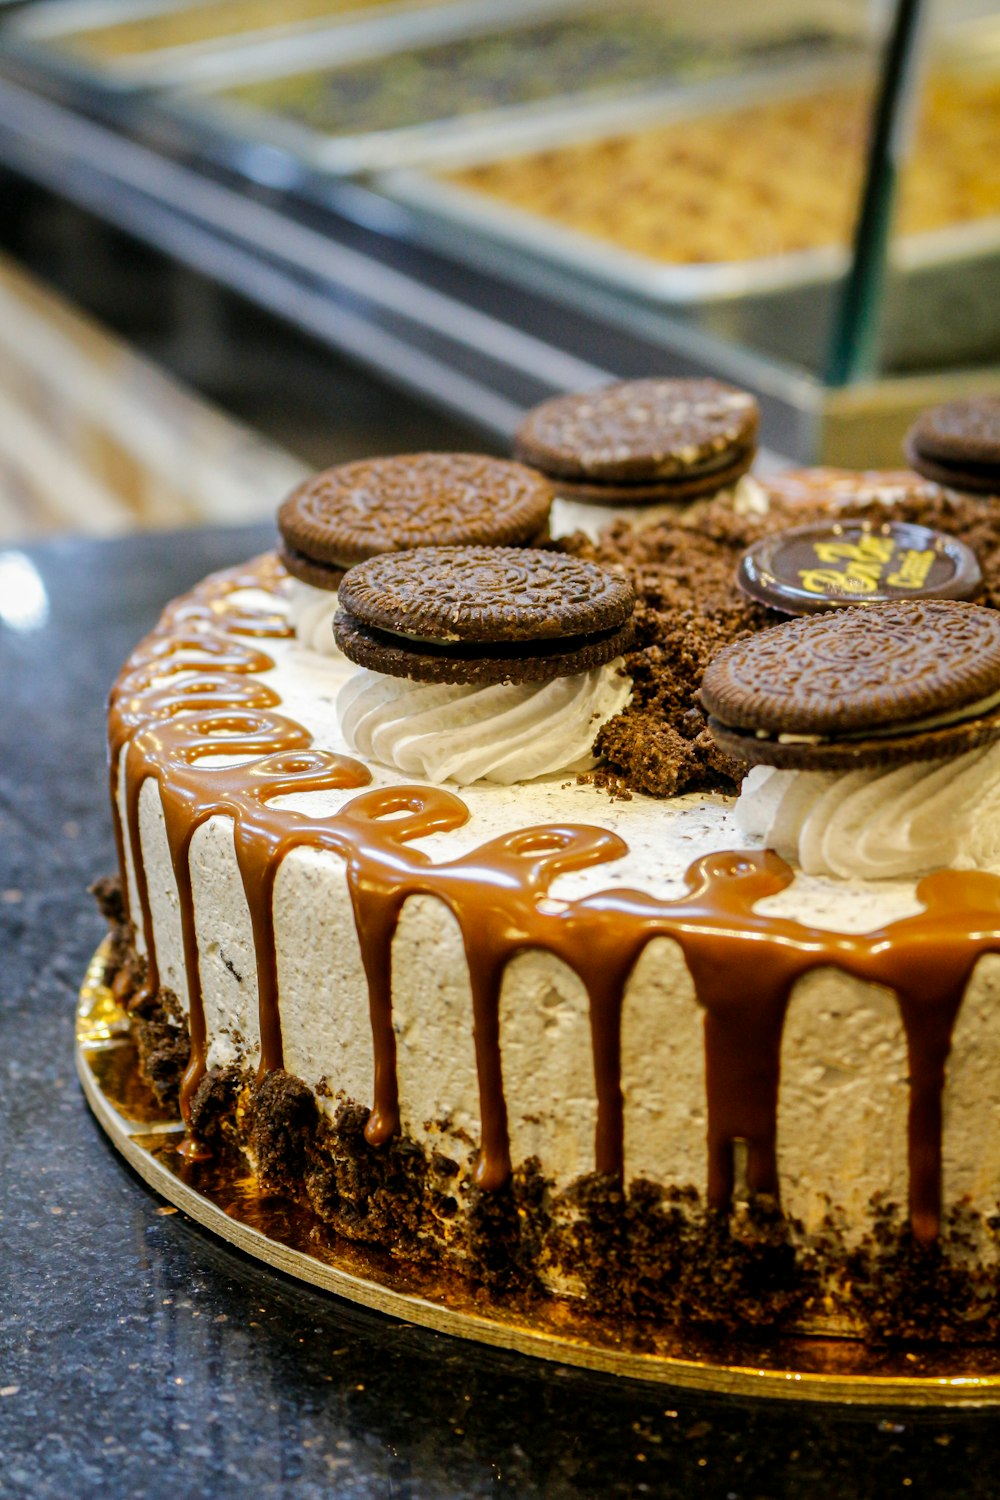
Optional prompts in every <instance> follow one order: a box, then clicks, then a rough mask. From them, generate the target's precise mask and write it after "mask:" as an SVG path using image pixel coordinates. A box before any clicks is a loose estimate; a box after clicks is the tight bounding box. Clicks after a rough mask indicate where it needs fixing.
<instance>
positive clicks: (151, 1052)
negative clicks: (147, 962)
mask: <svg viewBox="0 0 1000 1500" xmlns="http://www.w3.org/2000/svg"><path fill="white" fill-rule="evenodd" d="M127 1009H128V1011H129V1015H130V1016H131V1018H132V1033H133V1035H134V1037H135V1041H136V1046H137V1048H138V1052H139V1070H140V1072H141V1073H142V1076H143V1077H144V1078H145V1079H146V1081H147V1083H149V1085H150V1086H151V1088H152V1090H153V1093H154V1094H155V1095H156V1099H157V1102H158V1103H159V1104H161V1105H164V1106H165V1107H166V1106H170V1107H173V1106H175V1105H176V1104H177V1102H178V1098H179V1095H180V1086H181V1079H182V1078H183V1077H184V1071H185V1069H186V1068H187V1065H188V1062H189V1061H190V1058H191V1043H190V1041H189V1040H188V1032H187V1024H186V1022H185V1019H184V1012H183V1011H182V1010H181V1003H180V1001H179V1000H178V998H177V996H176V995H175V994H174V992H173V990H170V989H167V988H166V987H165V986H164V987H161V988H160V989H159V990H157V992H156V994H155V995H144V994H142V993H141V992H140V993H139V994H138V995H136V996H135V997H134V999H133V1002H132V1003H131V1004H130V1005H129V1006H128V1007H127Z"/></svg>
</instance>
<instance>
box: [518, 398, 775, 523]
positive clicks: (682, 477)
mask: <svg viewBox="0 0 1000 1500" xmlns="http://www.w3.org/2000/svg"><path fill="white" fill-rule="evenodd" d="M759 421H760V412H759V409H758V406H757V402H756V401H755V400H754V398H753V396H751V395H750V394H749V393H748V392H746V391H740V390H737V389H736V388H735V387H734V386H730V385H724V384H723V383H722V381H719V380H708V379H705V380H666V379H663V380H659V379H654V380H626V381H621V382H619V383H618V384H616V385H609V386H605V388H604V389H603V390H598V391H585V392H582V393H580V394H577V395H570V396H556V397H554V398H553V399H552V400H550V401H544V402H543V403H542V405H541V406H536V407H535V408H534V410H532V411H530V412H529V413H528V415H527V416H526V417H525V419H524V421H523V422H522V423H521V425H520V427H519V428H518V430H517V436H516V439H515V453H516V455H517V457H518V458H520V459H523V460H524V462H525V463H529V464H533V465H534V466H535V467H536V468H538V469H541V470H542V472H543V473H545V474H547V475H549V476H550V477H551V478H552V479H553V480H554V481H555V482H556V485H557V489H558V492H559V494H560V495H562V496H564V497H565V498H566V499H573V500H583V501H593V502H595V503H599V504H605V505H608V504H610V505H614V504H616V503H619V504H627V505H643V504H654V503H662V502H663V501H669V500H675V501H678V502H683V501H687V500H694V499H696V498H698V497H699V496H701V495H707V494H713V493H714V492H715V491H717V490H720V489H723V488H725V487H726V486H727V485H730V484H734V483H735V482H736V480H737V479H739V478H740V476H741V475H742V474H745V473H746V471H747V470H748V469H749V467H750V465H751V463H752V462H753V457H754V453H755V451H756V442H757V429H758V426H759Z"/></svg>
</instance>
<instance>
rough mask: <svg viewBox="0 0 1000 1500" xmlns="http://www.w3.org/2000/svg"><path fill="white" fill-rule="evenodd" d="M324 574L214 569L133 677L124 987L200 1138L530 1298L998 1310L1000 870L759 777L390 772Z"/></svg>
mask: <svg viewBox="0 0 1000 1500" xmlns="http://www.w3.org/2000/svg"><path fill="white" fill-rule="evenodd" d="M285 587H286V584H285V581H284V578H283V573H282V570H281V569H280V568H279V567H278V566H277V565H276V564H275V562H274V561H273V560H272V559H265V560H263V561H261V562H259V563H258V564H255V565H251V566H248V567H247V568H246V569H244V570H237V571H236V572H234V573H232V574H229V575H220V576H219V577H217V578H215V579H213V580H209V581H208V582H206V584H204V585H203V586H201V588H200V589H198V590H196V591H195V592H194V593H193V594H192V595H190V596H187V597H186V598H184V599H182V600H179V601H177V602H176V603H175V604H174V605H173V606H171V607H170V608H169V609H168V611H167V612H166V614H165V615H164V617H163V620H162V621H161V622H160V625H159V626H158V627H157V629H156V630H155V631H154V632H153V634H152V635H151V636H150V637H149V638H148V639H147V640H146V641H145V642H144V643H143V644H142V645H141V646H140V647H139V648H138V649H137V651H136V652H135V653H134V655H133V657H132V658H131V659H130V661H129V662H128V663H127V664H126V667H125V669H124V671H123V674H122V676H121V678H120V679H119V682H118V684H117V685H116V688H115V691H114V694H113V700H112V711H111V739H112V790H113V795H114V800H115V805H116V808H117V809H118V818H119V830H118V831H119V848H120V855H121V867H122V870H123V872H124V873H125V883H124V896H125V900H126V901H127V908H128V909H127V911H126V910H122V911H120V912H119V913H118V916H119V918H120V920H119V923H118V929H117V934H118V947H117V959H116V965H115V968H116V978H115V982H116V986H117V992H118V994H119V996H120V997H121V998H122V999H123V1000H125V1001H126V1002H127V1003H128V1005H129V1008H130V1011H131V1013H132V1015H133V1017H134V1020H135V1022H136V1028H137V1034H138V1038H139V1047H140V1053H142V1052H143V1051H145V1056H146V1061H147V1068H146V1072H147V1075H148V1076H149V1077H151V1078H153V1079H154V1080H157V1081H158V1082H159V1086H160V1091H161V1093H162V1095H163V1097H164V1098H165V1099H168V1100H169V1098H170V1096H171V1091H172V1089H173V1090H175V1091H177V1090H178V1085H179V1098H180V1103H181V1108H182V1111H183V1114H184V1118H185V1120H186V1122H187V1126H188V1144H187V1148H186V1149H187V1150H188V1151H189V1153H190V1154H191V1155H192V1156H194V1157H197V1156H198V1155H199V1154H200V1153H202V1152H204V1151H206V1150H212V1151H216V1152H219V1151H225V1150H232V1149H234V1148H235V1149H239V1150H240V1151H242V1152H245V1153H246V1154H247V1155H248V1156H249V1157H250V1159H251V1161H252V1162H253V1163H254V1165H255V1167H256V1171H257V1174H258V1177H259V1180H260V1181H261V1182H262V1183H263V1185H264V1186H265V1188H267V1189H269V1190H275V1191H279V1192H282V1193H284V1194H287V1195H289V1196H291V1197H293V1198H296V1199H297V1200H298V1201H300V1202H302V1203H304V1204H308V1205H309V1207H310V1209H311V1211H312V1212H314V1213H315V1214H316V1215H317V1217H318V1220H319V1221H320V1223H321V1225H322V1226H323V1229H322V1231H321V1232H324V1233H328V1234H330V1235H332V1236H335V1237H342V1238H344V1239H348V1240H350V1241H352V1242H354V1243H360V1244H373V1243H374V1244H381V1245H382V1246H383V1247H385V1248H386V1249H387V1250H388V1252H389V1253H390V1254H391V1255H393V1256H395V1257H398V1258H399V1260H400V1261H401V1262H409V1261H412V1262H413V1263H422V1264H427V1263H428V1262H430V1263H433V1264H438V1265H441V1266H445V1267H450V1268H451V1269H452V1270H453V1271H454V1272H455V1273H456V1274H458V1275H460V1276H461V1277H462V1278H463V1281H464V1282H465V1283H466V1284H471V1285H479V1286H482V1287H484V1288H486V1289H487V1290H488V1292H489V1294H490V1296H491V1297H492V1298H493V1299H496V1302H497V1305H498V1306H504V1305H507V1304H508V1303H509V1301H510V1299H518V1298H520V1299H528V1301H529V1302H530V1301H531V1299H536V1298H543V1299H544V1298H550V1297H554V1298H556V1299H564V1300H565V1299H568V1301H567V1306H573V1307H580V1306H582V1307H584V1308H586V1309H587V1310H588V1312H589V1313H590V1314H592V1315H594V1316H597V1317H599V1318H603V1319H604V1320H606V1324H607V1326H608V1327H617V1328H622V1327H624V1326H625V1324H626V1323H628V1322H629V1321H630V1320H631V1321H633V1322H634V1321H635V1320H639V1323H640V1325H641V1326H645V1327H647V1329H654V1328H656V1327H657V1326H667V1325H669V1324H670V1323H672V1322H675V1321H676V1320H677V1319H681V1320H683V1321H684V1322H685V1323H687V1324H696V1323H702V1324H708V1325H710V1326H712V1327H716V1328H718V1327H722V1328H728V1329H729V1330H730V1331H732V1330H733V1329H735V1328H738V1329H739V1330H741V1331H742V1332H746V1331H747V1330H752V1329H754V1328H757V1329H758V1330H762V1331H767V1332H768V1334H769V1335H770V1334H773V1333H774V1332H776V1331H777V1330H779V1329H781V1328H786V1329H787V1328H808V1329H813V1330H815V1329H825V1330H827V1331H836V1332H839V1333H859V1332H861V1333H867V1334H869V1335H874V1336H878V1337H882V1336H885V1335H886V1334H890V1335H897V1336H898V1335H903V1336H906V1337H936V1336H943V1337H953V1338H954V1337H962V1338H963V1339H969V1338H979V1339H993V1338H995V1336H996V1332H997V1325H998V1312H997V1305H996V1302H997V1299H996V1280H997V1273H996V1259H997V1257H996V1252H995V1248H994V1243H993V1238H992V1231H991V1229H990V1227H989V1217H990V1214H991V1212H992V1197H991V1188H990V1182H991V1181H992V1178H993V1176H995V1174H993V1173H992V1168H991V1165H990V1164H991V1163H992V1161H993V1158H994V1157H995V1156H996V1155H997V1154H998V1144H997V1143H994V1142H993V1140H992V1135H991V1134H990V1132H989V1131H988V1130H987V1131H984V1130H983V1128H982V1121H981V1119H980V1116H981V1107H980V1103H979V1094H980V1087H981V1085H980V1075H981V1071H982V1068H983V1066H984V1065H985V1064H984V1059H985V1058H988V1057H989V1056H990V1055H991V1041H992V1040H995V1039H994V1037H993V1027H992V1020H991V1018H992V1016H993V1014H994V1013H995V1005H993V1004H992V990H991V985H992V983H993V970H992V969H990V968H989V967H988V965H989V963H990V960H989V959H988V958H987V960H986V966H985V967H984V966H983V965H980V966H979V968H978V969H977V968H976V966H977V961H978V960H979V959H980V957H982V956H983V955H989V954H992V953H993V952H994V950H995V949H997V948H1000V937H998V935H997V934H998V931H1000V882H998V881H997V880H995V879H994V878H993V877H992V876H990V875H988V874H984V873H981V872H969V873H964V872H960V871H947V870H946V871H940V872H939V873H937V874H935V875H932V876H930V877H928V878H927V879H925V880H923V881H921V882H920V883H919V884H918V885H917V886H916V887H915V888H913V887H909V888H904V889H899V888H893V889H889V890H886V891H884V892H882V893H879V892H877V891H874V890H873V889H872V888H871V887H867V888H866V887H857V886H854V887H846V888H842V889H841V888H837V887H835V886H834V887H831V886H830V885H829V884H826V885H825V884H824V883H823V882H822V881H819V882H816V881H813V882H810V881H809V880H808V879H807V878H806V879H803V878H802V877H795V876H794V875H793V871H792V870H791V868H790V867H789V866H788V865H787V864H786V863H785V862H784V861H783V860H782V859H781V858H780V857H778V856H777V855H775V854H773V853H769V852H765V851H756V852H746V851H743V852H740V850H739V849H738V848H736V849H735V850H734V844H736V843H738V837H737V835H736V830H735V828H734V826H733V823H732V815H731V810H730V807H729V805H728V803H727V802H725V801H724V800H723V799H719V798H715V799H713V798H711V797H709V798H700V797H699V798H688V799H680V800H678V801H675V802H674V803H658V802H652V801H650V800H648V799H644V798H635V799H633V801H632V802H630V803H622V804H608V803H606V802H602V801H598V798H599V796H600V794H599V793H597V792H595V789H594V788H593V787H591V786H587V785H576V784H574V783H569V784H564V783H562V782H559V781H552V780H551V779H550V780H548V781H546V780H544V779H543V780H542V781H541V782H540V783H538V784H537V785H532V784H530V783H528V784H523V785H522V786H521V787H519V789H518V797H517V801H516V802H512V801H511V799H510V798H509V796H507V795H505V794H504V792H503V789H502V788H493V787H490V786H488V785H485V784H482V783H476V784H474V785H471V786H469V787H468V788H467V789H465V790H464V791H463V793H462V796H461V797H459V796H457V795H456V794H455V793H454V792H452V791H449V790H447V789H445V788H444V787H431V786H427V785H415V784H413V783H411V782H408V781H407V780H406V779H405V778H401V777H400V775H399V774H398V773H393V772H390V771H387V770H385V769H384V768H383V767H381V766H379V765H378V764H377V763H372V764H363V763H362V762H361V761H359V760H358V759H357V757H356V756H352V755H351V754H350V753H348V751H347V747H346V746H345V745H344V744H343V741H342V738H341V736H340V730H339V726H338V724H337V721H336V716H335V714H332V713H331V712H330V710H329V707H328V704H329V696H330V693H329V687H330V683H331V673H336V672H337V671H338V670H339V668H337V667H336V665H335V664H332V663H331V662H329V661H320V660H319V658H317V657H315V656H314V655H313V654H312V653H307V652H303V651H302V650H301V649H300V648H298V647H296V646H295V645H294V644H293V643H292V642H291V641H290V640H289V626H288V624H287V602H286V599H285V596H284V590H285ZM957 607H958V608H960V609H961V608H964V607H963V606H957ZM344 670H345V672H346V671H347V670H348V669H347V668H346V667H345V669H344ZM320 684H321V685H322V688H323V691H322V692H318V691H317V687H318V685H320ZM727 849H728V850H730V851H732V852H725V851H726V850H727ZM720 851H722V852H720ZM130 918H131V920H130ZM974 970H975V971H976V972H975V973H973V971H974ZM234 971H235V972H234ZM748 974H752V982H748ZM873 987H874V988H873ZM889 992H894V993H895V995H896V996H897V1000H896V1001H895V1002H892V1001H890V1000H889V999H888V998H887V996H888V993H889ZM963 995H964V999H963ZM165 1038H168V1039H169V1040H170V1042H171V1045H172V1046H173V1050H174V1053H175V1054H178V1055H180V1056H182V1057H183V1058H184V1062H185V1065H184V1068H183V1077H182V1079H180V1080H178V1079H177V1078H176V1076H174V1077H173V1078H172V1079H171V1077H170V1076H169V1069H159V1070H158V1067H157V1061H158V1054H162V1053H163V1051H164V1049H165V1042H164V1039H165ZM949 1045H950V1049H951V1055H950V1060H949V1061H948V1066H947V1069H946V1067H945V1059H946V1058H947V1057H948V1054H949ZM825 1056H834V1057H836V1058H838V1059H839V1062H838V1065H837V1067H835V1068H833V1069H828V1068H825V1069H824V1070H823V1071H822V1072H821V1073H819V1074H818V1073H817V1064H818V1062H819V1061H820V1060H821V1059H822V1058H824V1057H825ZM159 1060H161V1061H162V1056H160V1059H159ZM908 1077H909V1080H910V1081H909V1084H908V1083H907V1078H908ZM945 1106H947V1107H945ZM946 1120H947V1121H948V1122H949V1124H948V1128H947V1129H945V1125H944V1122H945V1121H946ZM951 1122H957V1126H955V1127H953V1125H952V1123H951ZM977 1122H978V1123H977ZM970 1131H971V1132H973V1134H974V1136H975V1145H973V1142H972V1141H971V1140H970V1137H969V1132H970ZM706 1143H707V1151H706ZM873 1143H877V1144H873Z"/></svg>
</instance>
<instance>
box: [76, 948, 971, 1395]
mask: <svg viewBox="0 0 1000 1500" xmlns="http://www.w3.org/2000/svg"><path fill="white" fill-rule="evenodd" d="M105 957H106V947H105V946H104V945H102V946H101V948H99V949H98V951H97V953H96V954H95V955H94V957H93V959H92V960H91V962H90V965H89V967H88V970H87V975H86V978H85V980H84V983H83V986H82V988H81V991H80V1000H79V1005H78V1007H77V1017H76V1063H77V1071H78V1073H79V1075H80V1081H81V1083H82V1085H83V1091H84V1094H85V1095H86V1098H87V1102H88V1104H89V1105H90V1107H91V1109H92V1110H93V1112H94V1114H95V1116H96V1117H97V1121H98V1123H99V1124H100V1126H101V1127H102V1129H103V1130H104V1131H105V1132H106V1134H107V1135H108V1136H109V1137H110V1139H111V1142H112V1144H113V1145H114V1146H115V1147H116V1148H117V1150H118V1151H120V1152H121V1154H122V1156H124V1157H125V1159H126V1161H127V1162H128V1163H129V1164H130V1166H132V1167H134V1168H135V1170H136V1171H137V1172H138V1174H139V1176H140V1177H142V1178H143V1179H144V1181H146V1182H147V1183H148V1184H149V1185H150V1187H152V1188H154V1189H155V1191H156V1192H157V1193H159V1194H160V1195H161V1196H162V1197H163V1198H165V1199H167V1201H168V1202H169V1203H171V1204H173V1205H174V1206H175V1207H176V1208H179V1209H181V1210H182V1211H183V1212H184V1213H186V1214H188V1215H189V1216H190V1217H191V1218H192V1219H194V1220H196V1221H197V1223H199V1224H202V1225H203V1226H204V1227H205V1228H206V1229H209V1230H211V1231H212V1233H213V1234H216V1235H218V1236H219V1237H220V1238H221V1239H224V1240H227V1241H228V1242H229V1244H231V1245H235V1246H236V1247H237V1248H238V1249H240V1250H243V1251H245V1253H246V1254H247V1255H252V1256H254V1257H255V1259H257V1260H262V1261H265V1262H266V1263H267V1264H268V1265H271V1266H275V1267H276V1268H277V1269H278V1270H280V1271H283V1272H284V1273H285V1274H286V1275H287V1276H292V1277H295V1278H296V1279H297V1280H299V1281H304V1282H308V1283H309V1284H310V1285H312V1286H317V1287H322V1288H323V1289H324V1290H326V1291H330V1292H335V1293H336V1294H337V1295H338V1296H340V1297H346V1298H347V1299H348V1300H349V1301H351V1302H357V1303H360V1304H361V1305H362V1306H364V1307H370V1308H374V1309H375V1310H376V1311H378V1312H382V1313H388V1314H389V1315H390V1316H391V1317H395V1318H401V1319H404V1320H405V1321H406V1322H409V1323H416V1324H419V1325H421V1326H423V1327H426V1328H433V1329H436V1330H438V1331H439V1332H441V1333H448V1334H453V1335H454V1336H456V1337H458V1338H465V1339H475V1340H477V1341H478V1342H479V1343H483V1344H492V1345H494V1346H496V1347H498V1348H502V1349H515V1350H517V1351H518V1352H519V1353H521V1354H530V1355H533V1356H534V1357H535V1358H538V1359H549V1360H557V1361H559V1362H561V1363H563V1364H569V1365H578V1366H582V1367H584V1368H586V1369H591V1370H601V1371H604V1372H607V1373H610V1374H613V1375H622V1376H628V1377H631V1378H633V1379H641V1380H652V1381H660V1382H662V1383H664V1384H666V1385H673V1386H678V1387H683V1388H686V1389H689V1390H698V1391H706V1392H712V1393H714V1394H717V1395H719V1394H721V1395H732V1396H744V1397H745V1396H752V1397H770V1398H778V1399H783V1400H798V1401H802V1400H807V1401H826V1402H839V1403H846V1404H854V1405H866V1406H920V1407H934V1406H959V1405H962V1406H994V1405H1000V1349H998V1348H996V1347H993V1346H979V1347H976V1346H970V1347H966V1348H958V1347H955V1346H942V1347H939V1348H936V1349H918V1350H903V1349H888V1350H887V1349H880V1350H872V1349H868V1348H866V1347H865V1346H864V1345H863V1344H862V1343H860V1342H859V1341H857V1340H854V1339H833V1338H818V1337H817V1338H812V1337H805V1336H800V1337H797V1338H790V1337H783V1338H781V1339H780V1340H777V1341H773V1342H769V1343H768V1344H766V1345H764V1344H759V1345H758V1344H754V1345H752V1346H747V1345H744V1346H743V1347H739V1346H737V1345H736V1344H734V1342H733V1341H732V1340H729V1339H724V1340H723V1339H718V1338H709V1337H707V1336H699V1335H697V1334H692V1333H691V1332H689V1331H684V1330H679V1329H665V1330H664V1329H659V1330H657V1331H656V1332H655V1334H653V1335H650V1334H649V1333H648V1331H646V1330H640V1329H635V1330H632V1331H631V1333H630V1332H628V1331H624V1332H623V1331H613V1330H610V1329H608V1328H607V1327H606V1326H602V1325H601V1324H600V1323H599V1322H598V1321H597V1320H596V1319H594V1318H591V1317H587V1316H586V1315H584V1314H582V1313H580V1312H579V1311H577V1310H575V1309H573V1308H571V1307H570V1306H568V1305H567V1304H566V1303H565V1302H558V1301H556V1300H555V1299H552V1300H550V1301H545V1302H543V1303H542V1304H541V1306H537V1305H536V1306H532V1307H531V1309H530V1311H525V1310H523V1309H516V1308H510V1307H506V1306H503V1305H500V1304H498V1303H497V1302H496V1301H493V1300H490V1299H488V1298H486V1299H485V1300H484V1298H483V1295H482V1293H481V1292H480V1293H477V1292H476V1291H475V1290H473V1289H470V1288H468V1287H467V1286H464V1285H463V1284H462V1283H460V1282H456V1281H454V1280H451V1279H447V1280H445V1279H440V1278H434V1277H432V1276H430V1275H428V1273H426V1272H424V1271H419V1270H415V1269H413V1268H411V1267H406V1266H401V1265H399V1264H398V1263H396V1262H395V1261H394V1260H393V1259H392V1257H391V1256H389V1255H386V1254H383V1253H381V1252H377V1251H374V1252H373V1251H371V1250H369V1249H367V1248H365V1247H360V1246H358V1245H355V1244H353V1243H351V1242H348V1241H344V1240H338V1239H335V1238H334V1236H333V1235H332V1234H330V1232H329V1231H328V1230H326V1229H325V1228H324V1227H323V1226H322V1225H321V1223H320V1221H319V1220H318V1219H317V1218H316V1217H315V1216H314V1215H313V1214H312V1213H310V1212H309V1210H308V1209H305V1208H302V1207H300V1206H298V1205H295V1204H290V1203H289V1202H288V1201H287V1200H286V1199H283V1198H277V1197H268V1196H266V1195H264V1194H262V1193H261V1192H260V1190H259V1188H258V1186H257V1183H256V1180H255V1179H254V1177H253V1176H252V1174H251V1173H250V1172H249V1169H247V1168H246V1167H244V1168H242V1169H241V1168H240V1167H239V1166H236V1165H234V1163H233V1161H232V1160H215V1159H212V1160H209V1161H191V1160H188V1159H187V1158H186V1157H185V1156H183V1155H182V1154H181V1153H180V1151H179V1150H178V1147H179V1145H180V1144H181V1142H182V1140H183V1138H184V1131H183V1127H182V1126H181V1124H180V1122H179V1121H178V1120H177V1119H176V1118H175V1117H171V1116H168V1115H165V1114H164V1112H163V1111H162V1110H161V1109H159V1108H158V1106H157V1105H156V1102H155V1100H154V1099H153V1097H152V1095H151V1094H150V1092H149V1090H148V1088H147V1087H146V1085H145V1084H144V1083H143V1081H142V1079H141V1078H140V1077H139V1073H138V1067H137V1060H136V1053H135V1047H134V1044H133V1042H132V1040H131V1035H130V1032H129V1025H128V1020H127V1018H126V1016H125V1013H124V1012H123V1011H122V1010H121V1008H120V1007H119V1006H118V1004H117V1003H116V1001H115V999H114V996H113V995H112V993H111V991H110V990H109V989H108V988H107V986H106V985H105V984H104V973H105Z"/></svg>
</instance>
